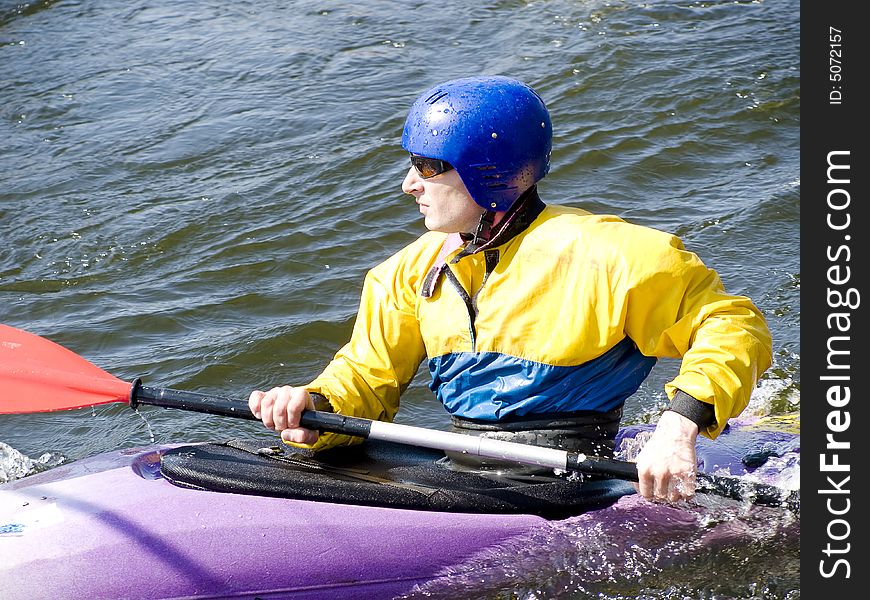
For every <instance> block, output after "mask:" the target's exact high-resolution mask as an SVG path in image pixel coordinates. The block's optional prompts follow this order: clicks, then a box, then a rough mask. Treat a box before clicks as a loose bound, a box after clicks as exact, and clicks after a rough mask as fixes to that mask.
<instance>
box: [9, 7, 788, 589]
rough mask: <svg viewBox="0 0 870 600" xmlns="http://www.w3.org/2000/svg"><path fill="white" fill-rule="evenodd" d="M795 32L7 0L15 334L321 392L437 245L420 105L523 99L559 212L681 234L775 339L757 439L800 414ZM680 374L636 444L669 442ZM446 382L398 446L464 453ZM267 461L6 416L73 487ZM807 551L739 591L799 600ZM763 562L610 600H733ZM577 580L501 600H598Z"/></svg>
mask: <svg viewBox="0 0 870 600" xmlns="http://www.w3.org/2000/svg"><path fill="white" fill-rule="evenodd" d="M799 32H800V16H799V2H797V1H796V0H782V1H769V0H768V1H762V0H756V1H727V2H726V1H684V2H677V1H663V0H653V1H651V2H621V1H617V0H610V1H602V0H590V1H568V0H550V1H545V0H540V1H520V0H501V1H490V2H465V1H461V0H442V1H441V2H438V3H418V4H413V3H412V4H408V3H399V2H391V1H386V0H365V1H358V2H344V1H328V0H304V1H273V0H259V1H257V2H248V1H236V2H232V3H230V2H221V1H217V0H212V1H207V0H190V1H187V2H171V1H168V0H151V1H148V2H146V1H140V0H131V1H128V2H110V1H107V0H102V1H99V0H94V1H80V2H79V1H72V0H68V1H63V0H61V1H57V2H52V1H38V2H29V3H23V2H14V1H13V2H8V1H5V0H0V100H2V101H0V323H4V324H7V325H12V326H14V327H18V328H21V329H26V330H28V331H31V332H33V333H36V334H38V335H41V336H44V337H47V338H49V339H51V340H53V341H55V342H58V343H60V344H62V345H64V346H66V347H67V348H69V349H71V350H73V351H74V352H76V353H77V354H80V355H81V356H83V357H85V358H87V359H88V360H90V361H91V362H93V363H95V364H97V365H98V366H100V367H102V368H103V369H105V370H106V371H108V372H110V373H112V374H114V375H116V376H117V377H120V378H121V379H125V380H132V379H133V378H135V377H142V378H143V380H144V382H145V383H146V384H147V385H152V386H165V387H173V388H179V389H185V390H194V391H199V392H207V393H214V394H218V395H223V396H231V397H238V398H240V399H242V398H246V397H247V394H248V392H249V391H250V390H251V389H253V388H264V387H267V386H268V387H271V386H272V385H276V384H279V383H281V384H283V383H296V384H298V383H304V382H306V381H308V380H309V379H311V378H312V377H313V376H314V375H315V374H317V372H319V370H320V369H321V368H322V367H323V366H324V365H325V364H326V363H327V362H328V361H329V359H330V358H331V356H332V354H333V353H334V352H335V350H336V349H337V348H338V347H339V346H340V345H341V344H342V343H343V342H344V341H345V340H346V338H347V336H348V335H349V333H350V329H351V326H352V323H353V318H354V315H355V313H356V308H357V302H358V295H359V291H360V287H361V283H362V278H363V275H364V273H365V271H366V270H367V269H368V268H369V267H371V266H373V265H374V264H376V263H377V262H379V261H380V260H382V259H383V258H385V257H386V256H388V255H389V254H391V253H392V252H394V251H396V250H398V249H399V248H401V247H402V246H403V245H404V244H406V243H408V242H410V241H411V240H413V239H414V238H415V237H416V236H418V235H420V234H421V233H423V231H424V228H423V225H422V221H421V219H420V215H419V213H418V211H417V207H416V205H415V204H414V202H412V201H411V199H410V197H407V196H404V195H403V194H402V192H401V190H400V183H401V180H402V178H403V176H404V173H405V170H406V168H407V155H406V154H405V153H404V152H403V151H402V149H401V148H400V145H399V140H400V137H401V128H402V123H403V121H404V117H405V114H406V111H407V109H408V107H409V106H410V104H411V103H412V102H413V100H414V99H415V98H416V96H417V95H418V94H419V93H420V92H421V91H422V90H424V89H425V88H427V87H428V86H430V85H432V84H434V83H436V82H438V81H442V80H445V79H450V78H454V77H462V76H469V75H477V74H502V75H510V76H514V77H517V78H519V79H522V80H524V81H526V82H527V83H529V84H531V85H532V86H533V87H534V88H535V89H537V90H538V92H539V93H540V95H541V96H542V97H543V98H544V100H545V101H546V102H547V104H548V106H549V108H550V111H551V115H552V119H553V126H554V136H555V139H554V152H553V163H552V169H551V172H550V174H549V175H548V176H547V178H546V179H545V180H544V181H543V182H542V184H541V186H540V191H541V195H542V197H543V198H544V200H545V201H547V202H552V203H559V204H566V205H571V206H581V207H584V208H587V209H589V210H592V211H594V212H607V213H616V214H618V215H620V216H622V217H624V218H626V219H628V220H630V221H633V222H636V223H640V224H644V225H650V226H653V227H657V228H660V229H664V230H667V231H670V232H673V233H676V234H678V235H680V236H681V237H682V238H683V240H684V242H685V243H686V245H687V246H688V247H689V249H691V250H693V251H695V252H697V253H698V254H699V255H700V256H701V258H702V259H704V260H705V262H707V264H708V265H710V266H712V267H714V268H716V269H717V271H718V272H719V274H720V275H721V277H722V279H723V281H724V283H725V285H726V287H727V288H728V289H729V291H732V292H735V293H740V294H746V295H748V296H750V297H752V298H753V299H754V300H755V302H756V304H758V306H759V307H760V308H761V310H762V311H763V312H764V313H765V315H766V316H767V318H768V321H769V324H770V327H771V330H772V332H773V338H774V366H773V367H772V368H771V369H770V370H769V371H768V372H767V373H766V374H765V376H764V379H763V381H762V382H761V385H760V386H759V388H758V389H757V390H756V391H755V393H754V395H753V400H752V403H751V405H750V407H749V408H748V409H747V413H746V414H760V415H767V414H772V415H779V414H785V413H793V412H796V411H799V410H800V394H799V384H800V375H799V374H800V336H799V328H800V263H799V256H798V246H799V223H798V220H799V211H800V176H799V172H800V169H799V167H800V165H799V158H798V154H799V128H800V56H799ZM677 366H678V365H677V364H676V362H675V361H660V363H659V364H658V365H657V366H656V368H655V369H654V370H653V373H652V375H651V376H650V378H649V379H648V380H647V382H646V383H645V384H644V385H643V387H642V388H641V389H640V390H639V392H638V393H637V394H636V396H635V397H633V398H631V399H630V400H629V401H628V403H627V405H626V421H627V422H646V421H649V420H651V419H654V418H655V416H656V415H657V414H658V412H659V411H660V410H661V409H662V407H663V406H664V401H665V398H664V395H663V392H662V385H663V383H664V382H665V381H667V380H668V379H669V378H670V377H671V376H672V375H673V374H674V373H675V372H676V369H677ZM424 371H425V367H424V369H422V370H421V372H420V373H419V374H418V377H417V379H416V380H415V381H414V383H413V384H412V386H411V387H410V388H409V390H408V391H407V393H406V395H405V396H404V398H403V408H402V410H401V411H400V413H399V416H398V418H397V421H399V422H403V423H413V424H417V425H422V426H427V427H435V428H443V427H445V426H446V422H445V418H444V413H443V409H441V408H440V406H439V405H438V404H437V403H436V402H435V400H434V398H433V397H432V395H431V393H430V392H429V390H428V389H427V387H426V373H425V372H424ZM253 434H257V435H259V434H261V427H259V426H258V425H257V424H255V423H252V422H244V421H240V422H237V421H235V420H233V419H223V418H218V417H206V416H201V415H196V414H192V413H185V412H181V411H165V410H161V409H150V408H143V409H142V410H141V412H140V414H136V413H134V412H133V411H130V410H129V409H128V408H125V407H123V406H120V405H112V406H101V407H97V408H93V409H82V410H79V411H72V412H62V413H43V414H27V415H16V416H6V417H0V442H3V443H5V444H8V445H9V446H11V447H12V448H15V449H17V450H18V451H20V452H21V453H23V454H25V455H27V456H30V457H33V458H36V457H38V456H42V455H43V454H45V453H49V454H50V456H51V457H52V458H51V460H56V459H58V457H61V458H63V459H65V460H75V459H77V458H81V457H85V456H89V455H93V454H97V453H99V452H103V451H107V450H111V449H116V448H120V447H131V446H139V445H145V444H149V443H151V441H152V440H153V441H157V442H175V441H198V440H208V439H210V440H214V439H216V438H227V437H240V436H244V435H253ZM766 553H767V554H766ZM798 554H799V553H798V550H797V547H796V546H794V547H792V548H790V549H787V551H786V552H785V553H784V555H786V556H790V557H791V561H790V562H789V561H788V560H786V561H785V563H784V564H783V562H782V561H780V563H779V568H781V570H782V573H785V575H782V574H771V573H769V572H762V573H761V574H758V573H753V575H752V576H751V577H750V578H749V579H747V578H745V577H744V579H746V581H745V585H744V584H742V583H741V584H739V585H736V587H734V588H733V589H732V590H731V591H730V592H729V593H731V594H732V595H733V597H747V598H751V597H758V598H778V597H788V598H795V597H799V587H797V585H798V584H797V583H796V582H797V579H796V575H794V574H793V573H792V572H793V571H794V570H795V569H797V566H796V562H795V561H796V560H797V559H796V556H797V555H798ZM775 558H776V557H775V556H774V553H773V551H770V552H768V550H764V551H762V552H761V553H760V554H758V555H757V556H755V559H757V561H758V562H759V563H761V564H764V563H765V559H770V561H769V562H770V563H771V564H777V563H776V560H774V559H775ZM740 562H741V560H740V559H737V558H735V559H734V560H731V561H724V564H717V565H716V569H717V572H716V575H715V577H712V578H710V580H709V581H705V580H704V579H703V578H702V579H697V578H696V579H694V580H691V581H689V582H688V583H685V582H684V583H681V584H679V585H676V584H669V583H668V582H667V578H663V577H661V576H659V577H657V578H655V580H654V581H653V580H651V582H647V583H642V582H641V583H636V582H635V583H634V584H632V585H627V584H624V582H623V583H620V584H614V585H613V586H611V587H610V588H608V587H607V586H605V587H603V588H598V589H597V590H595V593H596V594H601V595H600V596H599V595H595V596H594V597H609V598H620V597H642V596H643V594H647V595H648V596H643V597H650V598H671V597H674V598H676V597H679V598H683V597H699V598H700V597H703V598H707V597H714V596H713V595H711V594H713V593H714V591H715V588H714V587H711V585H712V584H710V582H712V581H719V580H721V579H728V578H734V579H735V580H737V579H740V577H739V575H740V574H741V573H745V565H741V564H740ZM540 568H541V567H540V565H537V566H536V569H540ZM762 571H763V569H762ZM566 573H568V575H566ZM570 574H571V569H570V568H566V566H565V565H564V564H561V565H559V566H558V567H557V566H555V565H554V566H553V572H552V573H551V574H550V575H549V576H548V575H546V574H544V575H541V574H540V572H538V575H539V576H538V577H537V579H535V581H534V583H533V584H532V583H528V580H524V579H522V578H520V581H521V582H523V583H522V586H520V587H512V586H517V585H519V584H517V581H516V580H514V579H510V578H505V580H504V584H503V586H502V587H501V588H499V586H498V585H496V586H495V588H493V587H492V586H491V585H490V587H488V588H487V591H486V592H485V594H487V596H486V597H495V596H498V597H510V596H511V595H513V596H515V597H524V598H544V597H565V598H583V597H587V596H586V594H587V593H591V592H588V590H586V591H584V588H583V586H582V585H579V584H577V582H576V580H575V579H576V578H575V579H572V578H571V576H570ZM789 574H792V575H793V576H792V577H791V579H789ZM741 581H742V580H741ZM523 586H525V587H523ZM632 586H633V587H632ZM627 589H628V590H630V591H628V592H627V591H626V590H627ZM536 590H537V591H536ZM711 590H714V591H711ZM641 592H642V593H641ZM481 593H484V592H481ZM680 594H682V595H680ZM795 594H797V595H795ZM589 597H592V596H589ZM715 597H721V596H715ZM727 597H732V596H727Z"/></svg>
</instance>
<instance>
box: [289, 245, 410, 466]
mask: <svg viewBox="0 0 870 600" xmlns="http://www.w3.org/2000/svg"><path fill="white" fill-rule="evenodd" d="M406 270H407V269H406V267H405V266H404V263H403V261H402V258H401V254H398V255H395V256H393V257H391V258H390V259H388V260H387V261H385V262H384V263H382V264H380V265H378V266H377V267H375V268H374V269H372V270H371V271H369V272H368V274H367V275H366V278H365V283H364V284H363V290H362V296H361V299H360V307H359V311H358V313H357V317H356V322H355V323H354V327H353V332H352V334H351V338H350V341H349V342H348V343H347V344H345V346H344V347H342V348H341V349H340V350H339V351H338V353H337V354H336V355H335V357H334V358H333V360H332V361H331V362H330V363H329V365H327V367H326V369H325V370H324V371H323V373H321V374H320V375H319V376H318V377H317V378H316V379H315V380H314V381H312V382H311V383H309V384H308V385H306V386H305V388H306V389H307V390H308V391H310V392H317V393H320V394H322V395H324V396H325V397H326V398H327V399H328V400H329V402H330V404H331V405H332V407H333V409H334V411H335V412H336V413H340V414H343V415H349V416H355V417H363V418H366V419H375V420H381V421H392V420H393V417H394V416H395V415H396V412H397V411H398V409H399V396H400V395H401V393H402V392H403V391H404V390H405V388H406V387H407V386H408V384H409V383H410V382H411V380H412V379H413V377H414V375H415V374H416V372H417V369H418V367H419V366H420V362H421V361H422V360H423V357H424V356H425V349H424V346H423V340H422V336H421V335H420V328H419V325H418V323H417V318H416V312H415V310H416V294H415V290H414V288H415V285H414V281H413V277H408V276H406V274H405V271H406ZM359 441H360V439H359V438H353V437H350V436H346V435H338V434H332V433H324V434H321V436H320V438H319V439H318V441H317V443H315V444H314V446H313V448H314V449H316V450H322V449H325V448H328V447H332V446H339V445H350V444H353V443H356V442H359Z"/></svg>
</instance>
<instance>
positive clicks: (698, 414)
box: [668, 390, 716, 430]
mask: <svg viewBox="0 0 870 600" xmlns="http://www.w3.org/2000/svg"><path fill="white" fill-rule="evenodd" d="M668 410H670V411H673V412H675V413H677V414H678V415H683V416H684V417H686V418H687V419H689V420H690V421H692V422H693V423H695V425H697V426H698V429H700V430H704V429H707V428H708V427H710V426H711V425H715V424H716V411H715V410H714V409H713V405H712V404H707V403H706V402H701V401H700V400H697V399H695V398H693V397H692V396H690V395H689V394H687V393H686V392H684V391H682V390H677V393H676V395H674V399H673V400H671V404H670V406H668Z"/></svg>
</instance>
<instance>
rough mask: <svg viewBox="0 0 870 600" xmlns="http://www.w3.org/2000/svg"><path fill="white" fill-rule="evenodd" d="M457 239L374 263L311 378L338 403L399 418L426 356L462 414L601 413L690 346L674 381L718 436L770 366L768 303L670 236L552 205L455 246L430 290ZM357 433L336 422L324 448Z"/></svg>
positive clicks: (432, 237)
mask: <svg viewBox="0 0 870 600" xmlns="http://www.w3.org/2000/svg"><path fill="white" fill-rule="evenodd" d="M446 238H447V236H446V234H443V233H436V232H429V233H426V234H424V235H423V236H421V237H420V238H419V239H418V240H416V241H415V242H413V243H411V244H410V245H408V246H407V247H405V248H404V249H402V250H400V251H399V252H398V253H396V254H395V255H393V256H391V257H390V258H389V259H387V260H386V261H384V262H383V263H381V264H380V265H378V266H376V267H375V268H373V269H371V270H370V271H369V273H368V274H367V276H366V279H365V284H364V286H363V292H362V298H361V302H360V308H359V313H358V315H357V319H356V323H355V325H354V329H353V333H352V335H351V339H350V341H349V342H348V343H347V344H346V345H345V346H344V347H343V348H341V350H339V352H338V353H337V354H336V355H335V358H334V359H333V360H332V362H331V363H330V364H329V365H328V366H327V367H326V369H325V370H324V372H323V373H322V374H321V375H320V376H318V377H317V378H316V379H315V380H314V381H313V382H311V383H310V384H309V385H307V386H305V387H306V388H307V389H308V390H310V391H313V392H319V393H321V394H323V395H324V396H326V397H327V398H328V399H329V400H330V403H331V404H332V405H333V408H334V409H335V411H336V412H339V413H341V414H346V415H352V416H359V417H365V418H369V419H380V420H387V421H390V420H392V419H393V417H394V416H395V414H396V411H397V410H398V407H399V397H400V395H401V393H402V391H403V390H404V389H405V387H406V386H407V385H408V383H410V381H411V379H412V378H413V377H414V375H415V374H416V372H417V368H418V367H419V365H420V362H421V361H422V360H423V359H424V357H426V358H428V361H429V368H430V372H431V373H432V377H433V380H432V384H431V387H432V389H433V391H435V393H436V394H437V395H438V397H439V399H441V401H442V402H443V403H444V405H445V407H446V408H447V410H448V411H449V412H451V414H455V415H459V416H463V417H467V418H473V419H480V420H491V421H498V420H500V419H505V418H513V417H527V416H535V415H546V414H552V413H570V412H579V411H589V410H592V411H606V410H611V409H613V408H616V407H618V406H621V405H622V403H623V402H624V401H625V398H627V397H628V396H629V395H630V394H631V393H633V392H634V391H635V390H636V389H637V387H638V386H639V385H640V383H641V382H642V381H643V379H644V378H645V377H646V375H647V374H648V372H649V370H650V369H651V368H652V366H653V363H654V362H655V359H656V358H664V357H670V358H679V357H682V364H681V368H680V372H679V374H678V375H677V376H676V377H675V378H674V379H673V380H672V381H670V382H668V383H667V384H666V386H665V390H666V393H667V395H668V397H670V398H672V397H673V395H674V394H675V393H676V391H677V390H682V391H684V392H686V393H687V394H689V395H691V396H693V397H694V398H697V399H698V400H701V401H702V402H706V403H709V404H712V405H713V406H714V409H715V414H716V424H715V425H713V426H711V427H709V428H708V429H707V430H705V431H702V433H703V434H704V435H706V436H708V437H710V438H715V437H716V436H717V435H718V434H719V433H720V431H721V430H722V428H723V427H724V425H725V423H726V422H727V420H728V419H729V418H731V417H735V416H737V415H738V414H740V412H741V411H742V410H743V409H744V408H745V407H746V405H747V403H748V402H749V397H750V394H751V392H752V389H753V388H754V386H755V384H756V382H757V380H758V378H759V377H760V376H761V374H762V373H763V372H764V371H765V370H766V369H767V368H768V367H769V366H770V364H771V338H770V332H769V330H768V328H767V325H766V323H765V320H764V318H763V316H762V315H761V313H760V312H759V310H758V309H757V308H756V307H755V305H754V304H753V303H752V302H751V301H750V300H749V299H748V298H745V297H742V296H733V295H729V294H727V293H726V292H725V290H724V289H723V286H722V283H721V281H720V279H719V276H718V275H717V274H716V272H715V271H713V270H711V269H709V268H707V267H706V266H705V265H704V264H703V263H702V262H701V260H700V259H699V258H698V257H697V256H696V255H695V254H694V253H691V252H688V251H687V250H685V248H684V247H683V244H682V242H681V241H680V240H679V239H678V238H677V237H675V236H673V235H670V234H667V233H663V232H660V231H657V230H654V229H650V228H647V227H642V226H638V225H633V224H629V223H626V222H625V221H623V220H621V219H619V218H617V217H614V216H602V215H593V214H590V213H588V212H587V211H584V210H582V209H576V208H569V207H564V206H555V205H547V206H546V207H544V208H543V211H542V212H541V213H540V214H539V215H538V216H537V217H536V218H535V219H534V221H533V222H532V223H531V225H530V226H528V227H527V228H526V229H525V230H523V231H521V232H520V233H518V234H517V235H516V236H514V237H513V238H511V239H509V240H508V241H507V242H505V243H503V244H502V245H500V246H498V247H497V248H495V249H493V250H488V251H481V252H478V253H476V254H471V255H468V256H464V257H462V258H461V259H460V260H459V261H458V262H456V263H454V264H451V259H454V258H455V257H456V256H457V254H459V252H460V250H454V251H453V252H451V253H450V254H449V255H448V256H447V263H448V266H447V267H445V269H449V271H447V270H445V271H444V273H445V275H446V277H442V278H441V279H440V281H439V282H438V285H437V286H435V287H434V290H433V292H432V294H431V295H430V296H428V297H426V294H425V293H424V291H423V290H424V285H423V281H424V278H425V277H426V275H427V273H429V272H430V270H432V268H433V266H434V265H436V263H437V262H438V260H439V252H440V251H441V249H442V246H444V244H445V240H446ZM494 252H497V254H493V253H494ZM487 259H489V261H490V264H489V268H487ZM460 286H461V289H460ZM352 441H354V440H352V439H351V438H348V437H346V436H339V435H335V434H325V435H322V436H321V438H320V440H319V441H318V443H317V444H316V447H318V448H321V447H326V446H332V445H338V444H346V443H351V442H352Z"/></svg>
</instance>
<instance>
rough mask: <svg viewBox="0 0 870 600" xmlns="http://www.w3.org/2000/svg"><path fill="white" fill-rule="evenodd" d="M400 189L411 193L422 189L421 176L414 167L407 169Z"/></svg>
mask: <svg viewBox="0 0 870 600" xmlns="http://www.w3.org/2000/svg"><path fill="white" fill-rule="evenodd" d="M402 191H403V192H405V193H406V194H412V195H413V194H415V193H420V192H422V191H423V178H422V177H420V174H419V173H417V169H415V168H414V167H411V168H409V169H408V173H407V174H406V175H405V179H404V180H403V181H402Z"/></svg>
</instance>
